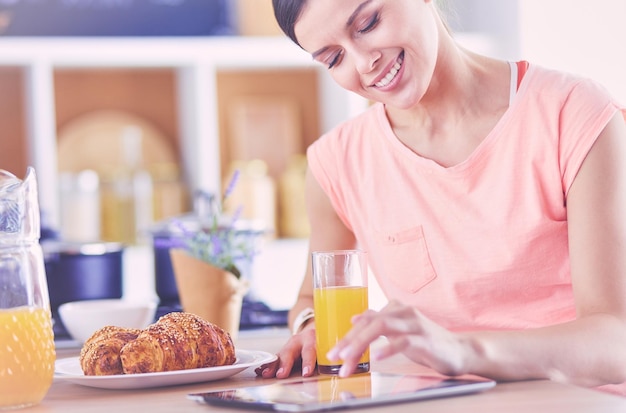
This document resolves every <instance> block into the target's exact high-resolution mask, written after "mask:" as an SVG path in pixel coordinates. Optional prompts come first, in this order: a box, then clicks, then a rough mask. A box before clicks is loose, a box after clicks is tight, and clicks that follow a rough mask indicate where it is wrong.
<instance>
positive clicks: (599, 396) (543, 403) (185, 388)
mask: <svg viewBox="0 0 626 413" xmlns="http://www.w3.org/2000/svg"><path fill="white" fill-rule="evenodd" d="M288 337H289V332H288V330H287V329H285V328H271V329H261V330H250V331H242V332H241V333H240V336H239V338H238V339H237V343H236V346H237V348H240V349H248V350H258V351H267V352H270V353H274V352H276V351H278V349H280V347H281V346H282V345H283V344H284V342H285V341H286V339H287V338H288ZM66 344H67V343H66ZM79 350H80V349H79V347H77V346H69V345H68V346H66V347H59V348H58V349H57V358H58V359H62V358H65V357H74V356H76V355H77V354H78V352H79ZM372 371H384V372H398V373H428V372H429V371H428V369H426V368H424V367H421V366H419V365H416V364H414V363H412V362H410V361H407V360H406V359H405V358H404V357H403V356H395V357H392V358H390V359H387V360H384V361H379V362H373V363H372ZM431 373H432V372H431ZM294 377H296V376H294ZM288 380H290V379H288ZM274 381H276V379H260V378H257V377H256V375H255V373H254V368H253V367H250V368H248V369H246V370H244V371H242V372H240V373H238V374H236V375H234V376H232V377H230V378H226V379H222V380H217V381H212V382H207V383H200V384H190V385H178V386H171V387H160V388H153V389H139V390H107V389H98V388H91V387H85V386H82V385H78V384H73V383H70V382H67V381H63V380H59V379H57V378H55V380H54V382H53V384H52V387H51V388H50V390H49V392H48V394H47V396H46V397H45V398H44V400H43V401H42V403H40V404H39V405H38V406H34V407H32V408H29V409H27V410H25V411H27V412H29V413H39V412H63V413H71V412H94V413H98V412H103V413H111V412H114V411H130V410H134V409H137V410H141V411H149V412H151V413H160V412H207V411H225V412H226V411H236V410H233V409H225V408H215V407H209V406H206V405H201V404H199V403H197V402H194V401H191V400H189V399H188V398H187V394H189V393H193V392H202V391H209V390H225V389H229V388H236V387H242V386H256V385H263V384H269V383H272V382H274ZM389 409H390V407H389V406H379V407H370V408H367V409H362V410H363V411H367V412H371V413H376V412H388V411H389ZM393 409H394V410H395V411H396V412H397V413H403V412H413V411H416V409H419V411H424V412H426V411H428V412H431V411H432V412H437V413H456V412H463V413H467V412H468V411H469V412H473V411H477V412H481V413H489V412H498V413H501V412H507V413H520V412H532V413H562V412H568V413H582V412H589V413H598V412H602V413H611V412H625V411H626V398H621V397H617V396H612V395H609V394H605V393H601V392H598V391H596V390H591V389H584V388H579V387H576V386H571V385H566V384H560V383H556V382H551V381H546V380H535V381H523V382H515V383H500V384H498V385H497V386H496V387H495V388H493V389H490V390H487V391H485V392H482V393H478V394H473V395H466V396H456V397H452V398H443V399H433V400H425V401H419V402H409V403H400V404H396V405H393ZM356 410H360V409H356ZM242 411H243V410H242Z"/></svg>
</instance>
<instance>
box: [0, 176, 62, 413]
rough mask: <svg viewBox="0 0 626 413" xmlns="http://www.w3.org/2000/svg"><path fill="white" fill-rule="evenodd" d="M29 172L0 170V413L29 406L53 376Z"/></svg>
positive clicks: (51, 338) (33, 184) (48, 316)
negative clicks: (23, 176)
mask: <svg viewBox="0 0 626 413" xmlns="http://www.w3.org/2000/svg"><path fill="white" fill-rule="evenodd" d="M39 219H40V215H39V201H38V198H37V182H36V177H35V171H34V169H32V168H28V171H27V174H26V177H25V178H24V180H23V181H22V180H20V179H19V178H17V177H15V175H13V174H11V173H9V172H7V171H4V170H0V410H3V409H17V408H21V407H26V406H32V405H35V404H38V403H39V402H41V400H42V399H43V398H44V396H45V395H46V393H47V392H48V389H49V388H50V385H51V384H52V378H53V376H54V361H55V347H54V335H53V331H52V318H51V313H50V300H49V296H48V286H47V282H46V274H45V269H44V268H45V267H44V260H43V253H42V249H41V246H40V245H39V236H40V223H39Z"/></svg>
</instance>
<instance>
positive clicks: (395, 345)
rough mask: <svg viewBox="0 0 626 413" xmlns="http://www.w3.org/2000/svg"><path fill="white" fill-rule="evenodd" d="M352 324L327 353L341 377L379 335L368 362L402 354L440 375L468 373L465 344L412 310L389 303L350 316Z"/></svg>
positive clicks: (469, 353) (468, 348)
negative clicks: (338, 366)
mask: <svg viewBox="0 0 626 413" xmlns="http://www.w3.org/2000/svg"><path fill="white" fill-rule="evenodd" d="M352 323H353V326H352V329H351V330H350V332H348V334H346V336H345V337H344V338H343V339H342V340H341V341H340V342H339V343H337V345H336V346H335V347H334V348H333V349H332V350H331V351H330V352H329V354H328V357H329V358H330V359H331V360H333V361H340V360H342V362H343V365H342V367H341V370H340V372H339V375H340V376H342V377H345V376H348V375H350V374H351V373H352V372H354V370H355V369H356V367H357V364H358V363H359V359H360V357H361V355H362V354H363V352H365V350H366V349H367V348H368V346H369V345H370V344H371V343H372V342H373V341H374V340H376V339H377V338H379V337H380V336H384V337H385V338H386V339H387V343H386V344H384V345H381V347H377V348H376V349H375V351H372V353H371V356H372V360H381V359H384V358H386V357H390V356H392V355H394V354H397V353H403V354H404V355H406V356H407V357H408V358H409V359H411V360H413V361H415V362H416V363H420V364H422V365H425V366H428V367H430V368H432V369H434V370H436V371H438V372H440V373H442V374H446V375H460V374H465V373H467V372H468V360H469V359H470V357H471V356H472V355H473V352H474V350H473V346H471V345H470V343H469V341H468V340H467V339H466V338H464V337H463V336H460V335H457V334H454V333H452V332H450V331H448V330H446V329H444V328H443V327H441V326H439V325H438V324H435V323H434V322H433V321H431V320H430V319H428V318H426V317H425V316H424V315H423V314H421V313H420V312H419V311H417V310H416V309H414V308H413V307H410V306H407V305H404V304H401V303H399V302H397V301H392V302H390V303H389V304H388V305H387V306H386V307H384V308H383V309H382V310H381V311H380V312H376V311H372V310H369V311H366V312H364V313H363V314H360V315H358V316H356V317H354V318H353V320H352Z"/></svg>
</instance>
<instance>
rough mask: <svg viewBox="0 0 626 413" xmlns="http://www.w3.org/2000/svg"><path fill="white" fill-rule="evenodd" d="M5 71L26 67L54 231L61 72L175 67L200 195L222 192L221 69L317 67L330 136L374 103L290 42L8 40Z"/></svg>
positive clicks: (44, 203) (33, 154) (37, 161)
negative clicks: (342, 85)
mask: <svg viewBox="0 0 626 413" xmlns="http://www.w3.org/2000/svg"><path fill="white" fill-rule="evenodd" d="M0 66H17V67H22V68H23V69H24V74H25V76H24V81H25V85H24V91H25V103H26V108H25V109H24V112H25V114H26V122H27V128H26V134H27V139H28V147H29V148H30V152H29V154H28V159H29V163H30V164H31V165H33V166H34V167H35V169H36V171H37V173H38V177H39V190H40V199H41V207H42V210H45V211H47V213H48V214H49V217H48V218H49V220H50V224H51V225H53V226H57V224H58V220H59V213H58V203H59V201H58V193H57V159H56V142H57V141H56V125H55V99H54V96H55V91H54V71H55V70H56V69H67V68H71V69H77V68H78V69H81V68H84V69H86V70H88V69H90V68H170V69H174V70H175V73H176V84H177V94H178V102H177V107H178V118H179V134H180V137H181V142H182V161H183V162H182V163H183V165H184V168H185V171H184V172H185V175H186V176H187V179H188V185H189V187H190V189H192V190H194V189H204V190H208V191H211V192H219V189H220V157H219V153H220V151H219V128H218V111H219V108H218V105H217V95H216V74H217V72H218V71H219V70H229V69H233V70H252V71H254V70H268V69H270V70H271V69H281V70H284V69H290V68H293V69H298V68H315V70H317V71H318V73H319V85H320V90H319V101H320V114H321V115H320V117H321V119H320V129H321V130H323V131H325V130H328V129H329V128H330V127H331V126H332V125H334V124H336V123H338V122H339V121H341V120H343V119H346V118H348V117H350V116H352V115H354V114H356V113H358V112H359V111H361V110H363V108H365V107H366V105H367V102H365V101H364V100H363V99H362V98H360V97H358V96H355V95H353V94H351V93H347V92H344V91H342V90H341V89H340V88H338V87H337V86H336V85H335V84H334V82H333V81H332V80H331V79H330V78H329V76H328V74H327V73H326V70H325V69H324V68H322V67H321V66H319V65H317V64H316V63H314V62H313V61H312V59H311V57H310V55H309V54H307V53H306V52H304V51H302V50H301V49H299V48H298V47H297V46H295V45H294V44H293V43H291V42H290V41H289V40H288V39H286V38H283V37H202V38H189V37H176V38H170V37H160V38H4V39H1V40H0Z"/></svg>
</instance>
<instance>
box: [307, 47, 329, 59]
mask: <svg viewBox="0 0 626 413" xmlns="http://www.w3.org/2000/svg"><path fill="white" fill-rule="evenodd" d="M326 50H328V47H322V48H321V49H319V50H318V51H316V52H313V53H311V57H313V59H316V58H317V56H319V55H321V54H322V53H324V52H325V51H326Z"/></svg>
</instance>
